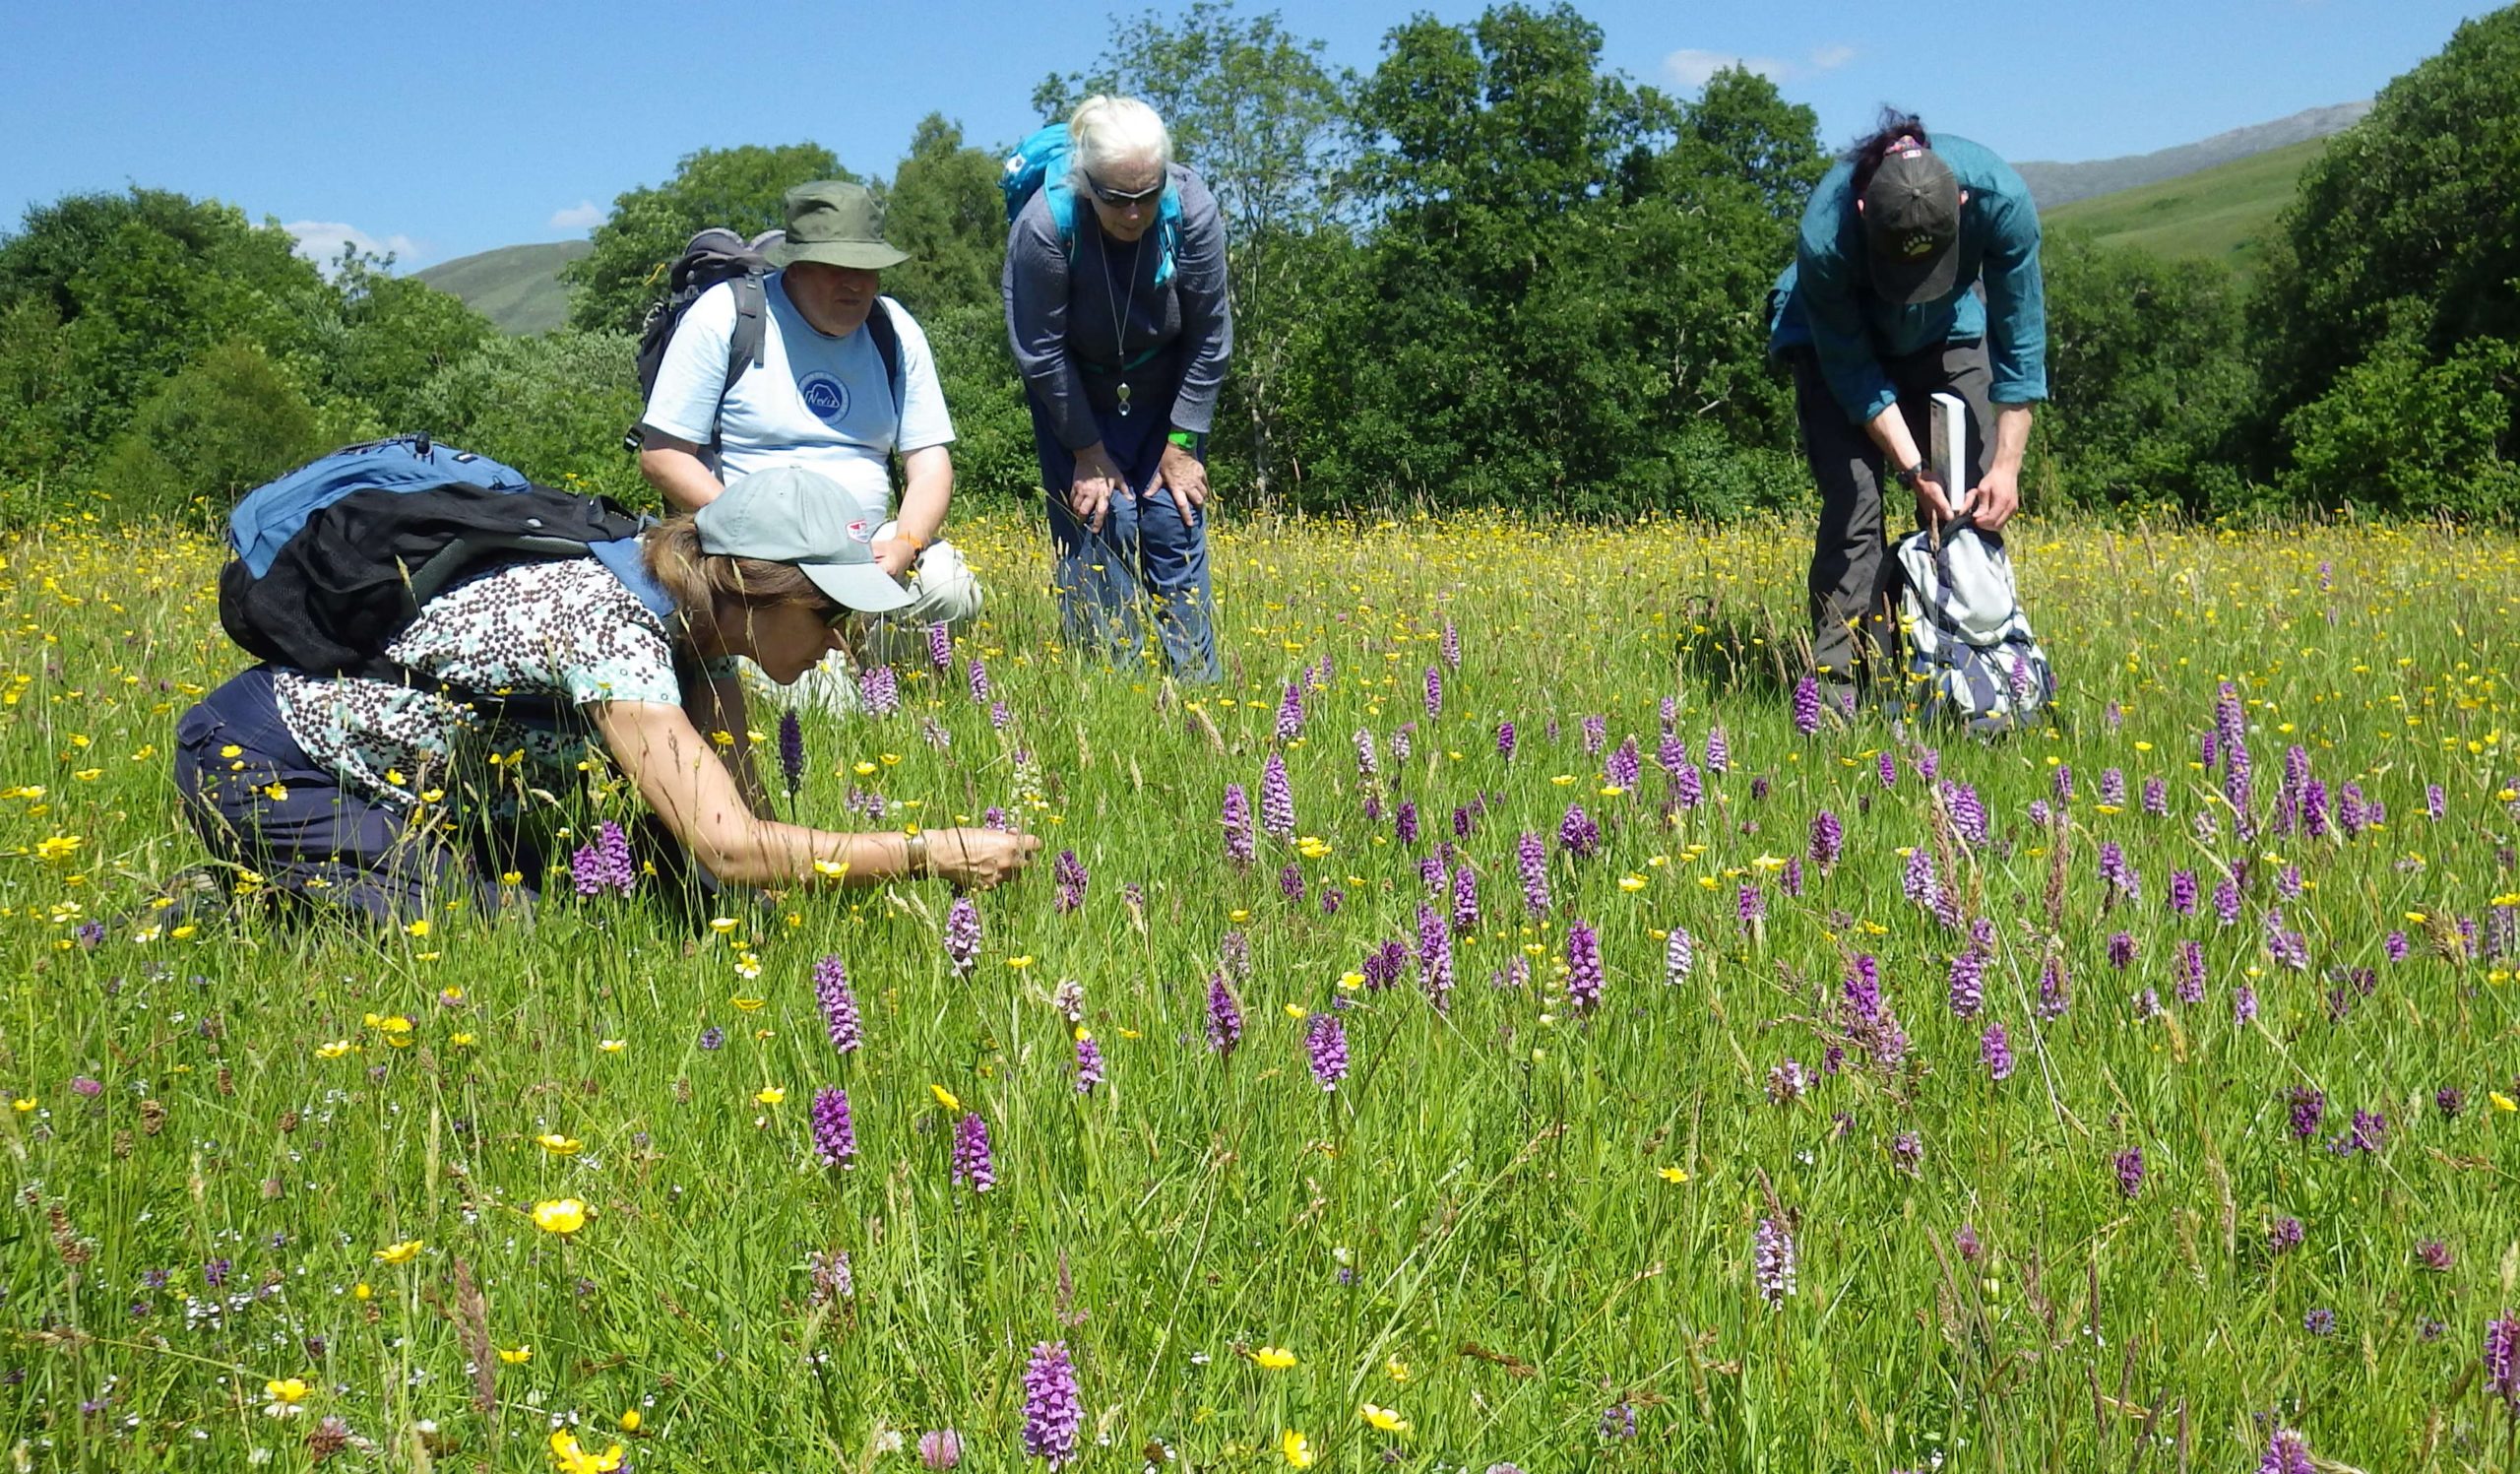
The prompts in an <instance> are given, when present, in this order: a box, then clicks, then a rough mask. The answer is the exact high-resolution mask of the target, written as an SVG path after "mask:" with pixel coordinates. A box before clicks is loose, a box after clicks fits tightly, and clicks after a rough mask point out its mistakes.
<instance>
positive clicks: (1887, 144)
mask: <svg viewBox="0 0 2520 1474" xmlns="http://www.w3.org/2000/svg"><path fill="white" fill-rule="evenodd" d="M1903 138H1913V139H1915V140H1916V141H1917V142H1918V144H1920V145H1921V146H1922V147H1924V148H1928V149H1930V148H1932V147H1933V140H1932V139H1931V138H1929V137H1927V136H1926V135H1925V124H1924V119H1922V118H1921V117H1918V116H1917V115H1916V114H1915V113H1913V112H1902V111H1900V110H1899V109H1898V108H1896V107H1892V106H1891V105H1889V104H1888V103H1886V102H1885V103H1883V104H1882V106H1881V117H1880V120H1879V121H1878V122H1876V123H1874V124H1873V125H1872V131H1871V132H1870V133H1867V134H1865V135H1864V136H1863V137H1861V138H1859V139H1857V140H1856V143H1855V147H1854V148H1852V149H1849V150H1847V161H1848V162H1849V163H1852V164H1854V165H1855V192H1856V193H1857V194H1858V195H1859V196H1860V195H1861V194H1862V193H1863V192H1864V191H1865V190H1866V189H1869V188H1870V187H1871V186H1872V175H1873V172H1874V171H1875V170H1877V169H1879V168H1880V167H1881V160H1882V159H1883V157H1884V156H1886V155H1888V154H1889V152H1890V148H1891V145H1893V144H1896V143H1897V142H1899V141H1900V140H1901V139H1903Z"/></svg>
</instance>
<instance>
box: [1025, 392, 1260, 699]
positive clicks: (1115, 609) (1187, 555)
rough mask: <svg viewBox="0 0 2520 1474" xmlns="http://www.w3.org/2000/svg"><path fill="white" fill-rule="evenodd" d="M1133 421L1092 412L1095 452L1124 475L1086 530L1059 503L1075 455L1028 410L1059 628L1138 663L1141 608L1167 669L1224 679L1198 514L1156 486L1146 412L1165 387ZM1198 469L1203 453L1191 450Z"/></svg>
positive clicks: (1080, 646)
mask: <svg viewBox="0 0 2520 1474" xmlns="http://www.w3.org/2000/svg"><path fill="white" fill-rule="evenodd" d="M1136 399H1137V401H1138V402H1139V404H1140V405H1142V406H1146V407H1149V408H1141V409H1140V410H1139V411H1138V413H1136V414H1134V415H1125V416H1124V415H1121V414H1119V413H1118V412H1117V411H1115V410H1097V411H1096V412H1095V415H1094V420H1095V423H1096V424H1097V425H1098V426H1100V427H1101V429H1102V431H1103V449H1104V450H1105V451H1108V452H1109V453H1110V456H1111V459H1112V460H1113V461H1114V462H1116V463H1118V465H1119V467H1120V470H1121V473H1122V474H1123V475H1124V476H1126V477H1127V479H1128V485H1127V487H1126V488H1125V489H1122V490H1119V491H1116V492H1114V493H1112V496H1111V500H1110V503H1109V506H1108V508H1107V509H1106V510H1105V511H1104V513H1103V530H1102V531H1101V532H1099V533H1097V532H1094V531H1091V530H1090V529H1088V528H1087V527H1086V525H1085V524H1084V523H1083V522H1082V521H1080V520H1078V518H1077V515H1076V513H1075V512H1074V511H1073V510H1072V509H1071V508H1070V507H1069V506H1068V489H1069V486H1070V485H1071V483H1073V481H1075V479H1076V456H1075V455H1074V454H1073V453H1072V452H1070V451H1069V450H1068V448H1067V447H1066V446H1064V445H1061V444H1060V443H1059V439H1058V436H1057V435H1055V434H1053V433H1051V430H1050V425H1049V418H1048V417H1047V416H1045V415H1043V414H1042V413H1041V407H1040V405H1038V404H1036V405H1034V406H1033V449H1034V451H1035V453H1036V454H1037V455H1038V456H1039V457H1040V463H1041V489H1042V491H1043V493H1044V494H1045V497H1046V499H1047V501H1048V503H1049V517H1050V540H1051V542H1052V544H1053V545H1055V548H1056V553H1057V568H1056V571H1055V572H1054V574H1053V575H1052V576H1053V580H1054V586H1055V588H1056V589H1057V592H1058V600H1059V625H1060V628H1061V630H1062V631H1063V633H1064V634H1065V636H1066V639H1067V643H1068V645H1069V647H1070V648H1071V649H1076V650H1082V651H1086V652H1088V653H1089V654H1096V655H1102V654H1109V655H1112V656H1114V657H1116V658H1117V659H1119V660H1121V661H1131V660H1135V659H1137V657H1138V654H1139V652H1140V651H1141V650H1142V649H1143V647H1144V643H1145V631H1144V629H1143V627H1142V625H1141V623H1140V614H1139V610H1140V609H1141V608H1144V607H1148V606H1151V607H1152V609H1153V612H1154V616H1155V629H1156V634H1157V636H1158V638H1160V639H1161V640H1162V641H1163V644H1164V654H1165V658H1166V661H1167V662H1169V663H1170V665H1171V667H1172V673H1173V674H1175V675H1176V676H1178V677H1179V678H1180V679H1182V680H1185V681H1198V682H1213V681H1216V680H1221V679H1223V678H1224V675H1225V671H1224V668H1223V667H1222V666H1221V665H1220V664H1219V663H1218V660H1217V637H1216V600H1215V596H1214V594H1213V593H1212V592H1211V590H1210V587H1209V582H1208V518H1207V513H1206V511H1205V509H1202V510H1200V511H1198V512H1195V513H1193V514H1192V515H1191V516H1190V517H1189V518H1188V519H1186V520H1185V519H1184V518H1183V517H1182V515H1181V509H1180V508H1179V507H1178V506H1176V505H1174V504H1173V500H1172V493H1171V492H1169V491H1166V490H1164V489H1163V488H1162V487H1160V486H1158V485H1157V484H1156V482H1157V480H1158V477H1159V473H1160V471H1161V469H1162V466H1163V462H1164V447H1165V445H1166V439H1165V434H1166V430H1167V429H1168V428H1169V426H1168V425H1167V424H1166V421H1165V417H1164V414H1163V412H1162V411H1160V410H1156V409H1153V408H1151V407H1153V406H1157V405H1169V404H1171V403H1172V399H1173V394H1172V391H1171V390H1165V391H1164V392H1161V393H1149V394H1138V395H1136ZM1194 454H1196V455H1198V457H1199V458H1200V460H1201V461H1202V462H1203V463H1204V462H1205V461H1206V459H1207V454H1206V449H1205V447H1204V445H1202V447H1201V449H1200V450H1198V451H1196V452H1194Z"/></svg>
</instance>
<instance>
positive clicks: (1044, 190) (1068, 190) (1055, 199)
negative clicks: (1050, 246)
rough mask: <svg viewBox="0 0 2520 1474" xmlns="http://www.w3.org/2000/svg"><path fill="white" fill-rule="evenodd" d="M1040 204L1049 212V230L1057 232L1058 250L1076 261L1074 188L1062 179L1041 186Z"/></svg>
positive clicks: (1071, 260) (1071, 261) (1072, 260)
mask: <svg viewBox="0 0 2520 1474" xmlns="http://www.w3.org/2000/svg"><path fill="white" fill-rule="evenodd" d="M1041 202H1042V204H1043V205H1045V206H1046V207H1048V209H1049V212H1050V228H1051V229H1053V230H1056V231H1058V232H1059V250H1060V251H1061V252H1063V253H1065V255H1066V256H1067V259H1068V260H1069V262H1070V263H1073V262H1074V261H1075V260H1076V186H1075V185H1073V184H1070V183H1068V182H1067V180H1066V179H1064V178H1059V179H1051V180H1048V181H1046V182H1045V183H1043V184H1042V185H1041Z"/></svg>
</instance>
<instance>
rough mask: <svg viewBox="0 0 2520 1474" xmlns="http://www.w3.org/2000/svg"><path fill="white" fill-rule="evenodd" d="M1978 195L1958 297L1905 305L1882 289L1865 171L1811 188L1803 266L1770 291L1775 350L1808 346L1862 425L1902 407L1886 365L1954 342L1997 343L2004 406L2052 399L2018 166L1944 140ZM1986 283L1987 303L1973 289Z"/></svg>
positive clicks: (1997, 392)
mask: <svg viewBox="0 0 2520 1474" xmlns="http://www.w3.org/2000/svg"><path fill="white" fill-rule="evenodd" d="M1933 151H1934V153H1935V154H1937V155H1939V156H1941V158H1942V160H1943V161H1944V162H1945V163H1948V164H1950V165H1951V171H1952V173H1953V174H1954V175H1956V176H1957V177H1958V178H1959V180H1960V187H1961V188H1962V189H1965V190H1967V191H1968V192H1969V203H1968V204H1966V205H1964V206H1962V207H1961V210H1960V275H1959V277H1958V278H1957V279H1956V280H1955V281H1954V282H1953V284H1952V291H1951V295H1950V296H1948V297H1945V298H1943V299H1942V300H1940V301H1936V302H1920V303H1918V304H1916V305H1914V306H1906V307H1902V306H1894V305H1892V304H1891V303H1888V302H1885V301H1883V300H1881V299H1880V298H1879V297H1877V296H1875V295H1874V294H1873V291H1872V284H1871V278H1870V275H1869V272H1868V269H1867V267H1866V264H1865V250H1864V239H1863V223H1862V219H1861V217H1859V216H1858V215H1857V214H1856V209H1855V199H1854V191H1853V188H1852V185H1853V182H1854V177H1855V167H1854V165H1853V164H1851V163H1849V162H1847V161H1846V160H1839V161H1838V163H1837V165H1836V166H1835V167H1833V168H1831V169H1830V170H1829V172H1828V173H1827V174H1826V175H1825V176H1823V177H1822V178H1821V180H1820V183H1819V185H1818V187H1817V188H1815V189H1813V190H1812V191H1811V203H1810V205H1809V206H1808V207H1806V208H1805V209H1804V210H1803V212H1802V228H1801V232H1800V234H1799V236H1798V238H1797V239H1796V244H1795V250H1794V264H1793V265H1791V266H1789V267H1787V268H1786V269H1785V274H1784V275H1783V276H1780V277H1778V278H1777V279H1776V290H1775V291H1773V292H1771V293H1770V294H1769V298H1768V301H1769V310H1770V313H1771V317H1770V319H1769V323H1768V352H1770V353H1781V352H1785V351H1786V350H1788V349H1794V348H1808V349H1810V350H1811V351H1812V352H1813V353H1814V354H1816V355H1817V356H1818V358H1819V360H1820V373H1821V376H1822V377H1823V378H1824V379H1826V380H1827V381H1828V385H1829V390H1830V392H1831V393H1832V394H1834V395H1836V396H1837V400H1838V403H1839V404H1841V405H1843V406H1845V407H1846V412H1847V415H1848V417H1850V418H1852V419H1854V420H1855V421H1856V422H1857V423H1859V424H1860V423H1862V422H1864V421H1866V420H1868V419H1870V418H1872V417H1874V416H1876V415H1878V414H1880V413H1881V412H1882V411H1883V410H1885V409H1888V408H1889V407H1890V406H1891V405H1892V404H1894V403H1896V402H1897V400H1898V397H1899V396H1898V392H1897V391H1896V390H1894V389H1892V388H1891V387H1890V377H1889V375H1888V374H1886V373H1884V372H1883V371H1882V368H1881V360H1882V359H1884V358H1898V357H1904V356H1906V355H1907V354H1909V353H1913V352H1919V351H1921V350H1923V349H1928V348H1933V347H1936V346H1938V345H1941V344H1946V343H1968V342H1970V341H1972V340H1974V339H1979V338H1984V339H1985V340H1986V357H1987V359H1988V361H1989V363H1990V364H1991V366H1992V368H1993V376H1994V383H1993V387H1992V389H1991V390H1990V392H1989V394H1988V398H1990V399H1992V400H1993V401H1994V402H1995V403H1996V404H1999V405H2021V404H2028V403H2030V402H2032V401H2034V400H2043V399H2046V398H2047V294H2046V292H2045V291H2044V290H2043V289H2042V288H2041V286H2040V282H2039V211H2038V209H2037V207H2035V206H2034V205H2032V204H2031V201H2030V189H2029V186H2027V185H2025V184H2023V183H2022V182H2021V175H2019V174H2016V173H2014V172H2013V170H2012V165H2010V164H2008V163H2006V162H2004V161H2003V160H2000V159H1998V158H1996V157H1995V156H1994V154H1993V153H1992V152H1990V151H1989V150H1987V149H1986V148H1985V147H1984V146H1982V145H1979V144H1974V143H1971V142H1970V141H1969V140H1967V139H1965V138H1954V137H1953V136H1951V135H1950V134H1948V133H1937V134H1935V135H1933ZM1981 281H1984V282H1985V288H1986V290H1985V301H1984V302H1983V303H1982V302H1981V301H1979V299H1978V293H1977V292H1976V291H1974V290H1972V289H1971V288H1973V287H1975V286H1977V284H1978V283H1979V282H1981Z"/></svg>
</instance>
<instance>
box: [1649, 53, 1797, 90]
mask: <svg viewBox="0 0 2520 1474" xmlns="http://www.w3.org/2000/svg"><path fill="white" fill-rule="evenodd" d="M1726 67H1740V68H1742V69H1744V70H1746V71H1752V72H1756V73H1758V74H1759V75H1760V76H1762V77H1765V78H1766V79H1768V80H1769V81H1770V82H1782V81H1784V80H1785V78H1786V74H1788V73H1789V72H1792V71H1793V70H1794V69H1793V68H1792V67H1790V66H1788V65H1786V64H1785V63H1784V62H1781V61H1779V60H1777V59H1776V58H1775V57H1773V56H1735V55H1733V53H1732V52H1730V51H1700V50H1698V49H1697V48H1695V47H1693V46H1683V47H1681V48H1680V49H1679V50H1677V51H1673V52H1671V53H1670V54H1669V55H1667V56H1665V57H1664V58H1663V75H1665V76H1667V77H1669V78H1670V79H1671V81H1672V82H1674V83H1676V84H1677V85H1679V86H1681V87H1684V88H1687V89H1688V90H1689V91H1691V92H1695V91H1696V90H1697V89H1699V88H1701V87H1704V86H1706V84H1707V81H1708V79H1710V78H1712V77H1713V76H1714V75H1715V74H1716V73H1718V72H1720V71H1723V70H1724V69H1725V68H1726Z"/></svg>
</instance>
